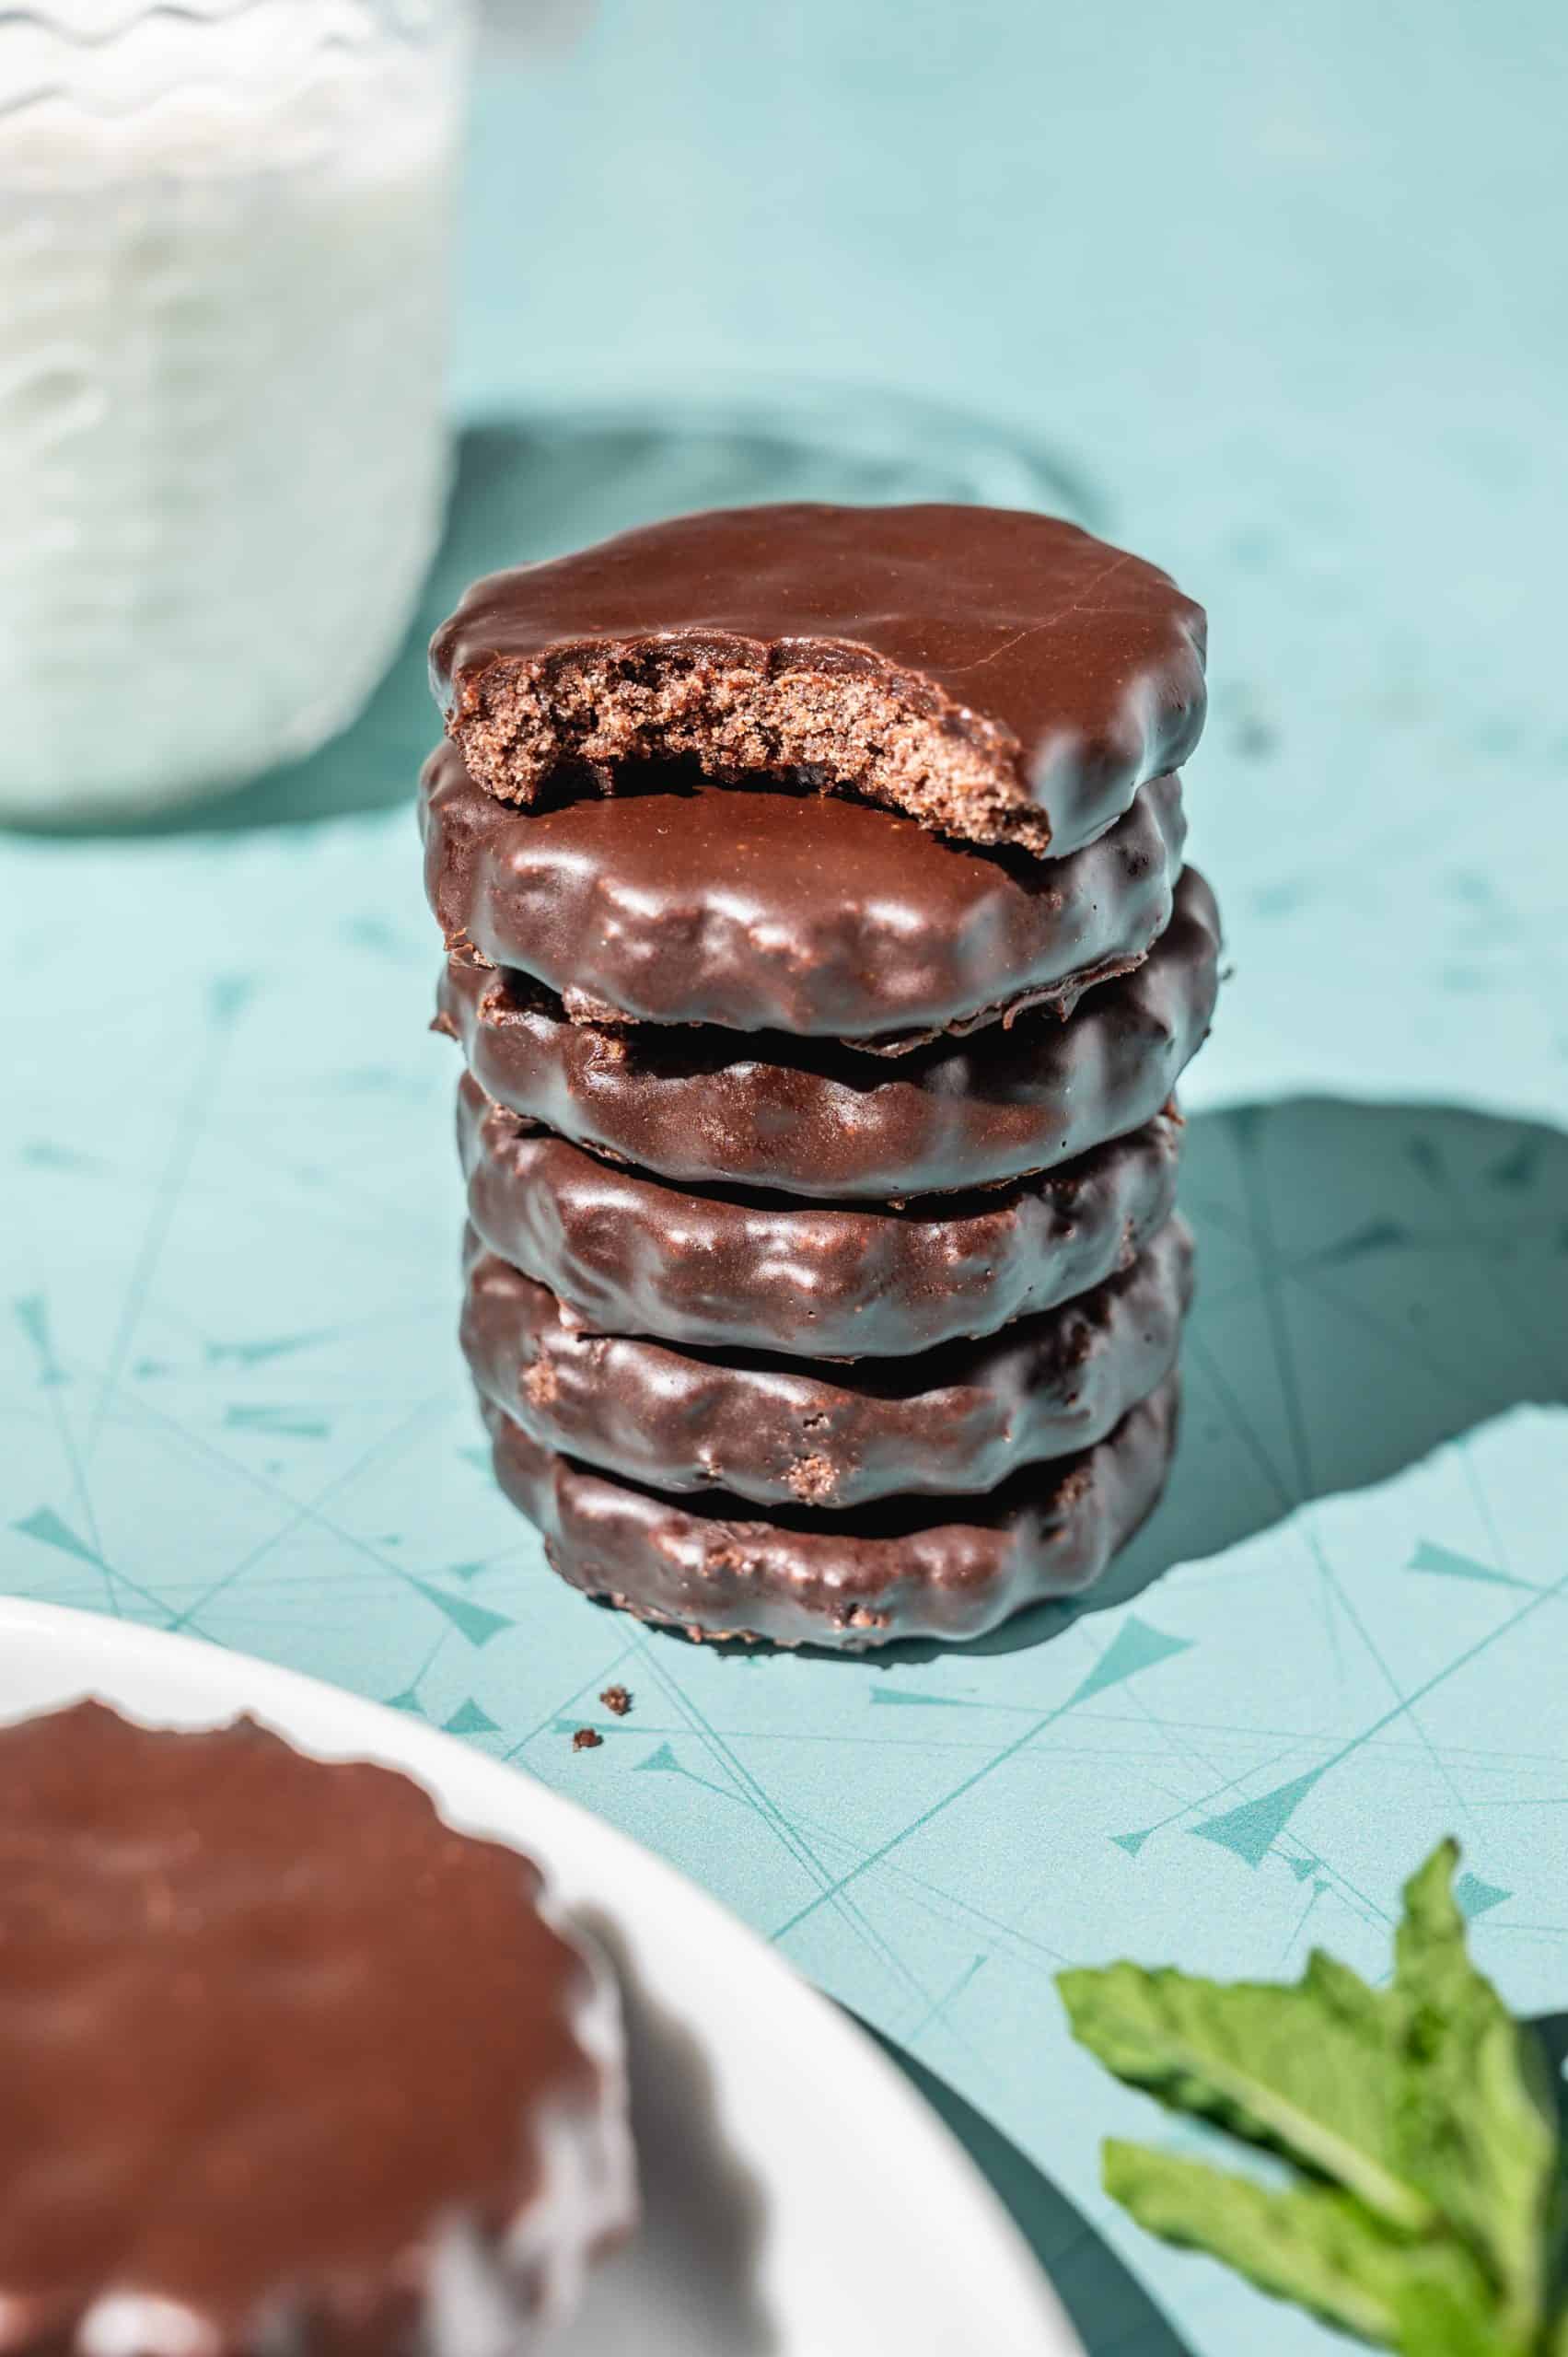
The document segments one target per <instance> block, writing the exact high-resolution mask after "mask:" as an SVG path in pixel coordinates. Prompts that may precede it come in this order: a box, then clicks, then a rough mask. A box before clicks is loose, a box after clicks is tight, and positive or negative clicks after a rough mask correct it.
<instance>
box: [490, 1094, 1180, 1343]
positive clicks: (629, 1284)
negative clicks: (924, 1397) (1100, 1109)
mask: <svg viewBox="0 0 1568 2357" xmlns="http://www.w3.org/2000/svg"><path fill="white" fill-rule="evenodd" d="M1180 1134H1181V1125H1180V1121H1179V1119H1178V1118H1177V1117H1176V1116H1175V1115H1174V1114H1168V1113H1162V1114H1157V1115H1156V1118H1155V1120H1153V1121H1151V1122H1147V1123H1145V1124H1144V1128H1142V1129H1141V1130H1137V1131H1134V1132H1133V1133H1132V1136H1131V1137H1127V1138H1121V1139H1116V1140H1114V1141H1112V1143H1111V1144H1109V1145H1104V1146H1100V1147H1098V1148H1097V1149H1095V1150H1094V1151H1093V1152H1092V1153H1090V1154H1087V1155H1084V1156H1082V1157H1081V1158H1080V1159H1079V1160H1078V1161H1076V1162H1073V1163H1069V1164H1068V1165H1066V1166H1065V1167H1063V1168H1062V1169H1059V1170H1054V1171H1048V1172H1046V1173H1045V1174H1044V1175H1043V1176H1041V1177H1040V1178H1037V1179H1028V1180H1025V1181H1024V1182H1022V1183H1021V1184H1018V1185H1015V1186H1012V1187H1007V1188H1000V1189H986V1190H983V1191H982V1192H981V1193H978V1194H972V1195H969V1196H966V1197H953V1196H946V1197H944V1196H938V1197H936V1198H935V1199H934V1200H932V1201H931V1202H920V1203H912V1204H910V1205H909V1206H908V1207H907V1208H906V1209H905V1210H903V1211H901V1212H900V1211H893V1210H889V1209H887V1208H885V1207H883V1206H881V1205H865V1206H858V1205H848V1204H843V1203H809V1202H800V1201H798V1200H792V1199H791V1198H789V1197H787V1196H781V1195H770V1194H764V1193H761V1192H759V1191H747V1190H736V1191H733V1192H730V1193H721V1192H719V1191H717V1190H713V1189H708V1190H704V1191H703V1192H701V1193H697V1192H693V1191H691V1190H685V1189H681V1188H678V1187H674V1186H670V1185H668V1184H667V1183H666V1182H665V1181H664V1180H662V1179H652V1178H649V1177H648V1176H647V1175H646V1173H645V1172H642V1171H636V1170H630V1169H628V1168H627V1167H625V1166H624V1164H619V1163H612V1162H606V1161H604V1160H602V1159H601V1158H600V1157H599V1156H598V1155H593V1154H590V1153H588V1152H587V1151H586V1150H585V1149H584V1148H583V1147H581V1146H577V1145H574V1144H572V1142H571V1141H570V1140H569V1139H567V1138H561V1137H556V1136H555V1135H553V1133H552V1132H550V1131H548V1130H540V1129H537V1128H535V1127H534V1126H533V1125H532V1124H531V1123H529V1122H528V1121H526V1120H522V1119H521V1118H520V1117H519V1116H518V1115H517V1114H516V1113H512V1112H510V1111H508V1110H507V1109H506V1108H505V1106H502V1105H496V1104H493V1103H492V1102H491V1100H490V1099H489V1098H488V1097H486V1096H485V1095H484V1093H483V1091H482V1089H481V1088H480V1087H479V1086H478V1084H477V1083H476V1082H475V1081H474V1079H473V1078H472V1076H471V1074H468V1073H465V1074H463V1076H462V1079H461V1081H460V1083H459V1089H458V1138H459V1149H460V1152H461V1155H462V1160H463V1167H464V1169H465V1171H466V1172H467V1174H468V1182H469V1190H468V1201H469V1218H470V1222H471V1224H472V1225H473V1226H474V1228H475V1229H476V1230H477V1231H478V1233H479V1235H480V1236H481V1237H482V1238H483V1240H484V1242H485V1243H486V1244H487V1245H488V1246H489V1248H490V1249H491V1250H492V1251H493V1252H494V1253H496V1254H497V1255H498V1256H499V1258H500V1259H502V1260H508V1261H510V1262H511V1263H512V1264H513V1265H514V1266H515V1267H517V1268H518V1269H521V1270H523V1271H525V1272H526V1273H527V1274H528V1276H531V1277H534V1278H536V1279H538V1281H539V1282H540V1283H542V1284H545V1285H548V1286H549V1287H550V1288H551V1290H552V1292H554V1293H556V1294H559V1295H562V1297H563V1299H564V1300H565V1301H566V1302H568V1303H569V1304H570V1305H571V1306H572V1308H573V1310H574V1312H575V1315H576V1317H577V1318H578V1320H579V1322H580V1323H581V1324H583V1325H585V1326H587V1327H589V1328H592V1329H596V1330H597V1331H598V1332H601V1333H611V1334H653V1335H658V1336H661V1337H662V1338H663V1339H664V1340H666V1341H674V1342H683V1343H695V1344H696V1345H698V1347H699V1348H703V1347H706V1348H713V1347H715V1346H716V1347H718V1348H720V1349H730V1350H733V1349H742V1350H745V1349H754V1350H771V1351H782V1352H785V1353H795V1354H797V1355H799V1354H804V1355H806V1356H808V1357H825V1358H842V1359H856V1358H861V1357H864V1356H874V1357H878V1358H889V1357H896V1356H900V1355H901V1354H902V1353H906V1352H911V1351H923V1350H928V1349H932V1348H934V1347H935V1346H936V1345H937V1344H939V1343H942V1342H947V1341H957V1340H958V1339H959V1338H960V1337H962V1336H964V1335H970V1334H990V1333H993V1332H994V1331H995V1330H996V1329H997V1328H998V1327H1000V1326H1005V1325H1006V1324H1007V1322H1008V1321H1009V1320H1010V1319H1011V1318H1018V1317H1023V1316H1026V1315H1028V1314H1029V1313H1031V1312H1035V1311H1039V1310H1043V1309H1049V1308H1051V1306H1053V1305H1054V1304H1055V1303H1057V1302H1062V1301H1065V1300H1068V1299H1069V1298H1070V1297H1071V1296H1072V1295H1074V1294H1079V1293H1084V1292H1086V1291H1087V1290H1088V1288H1089V1287H1090V1286H1091V1285H1096V1284H1098V1283H1100V1282H1101V1281H1102V1280H1103V1279H1104V1278H1106V1277H1108V1276H1110V1275H1112V1274H1113V1273H1114V1272H1115V1271H1117V1270H1118V1269H1120V1268H1123V1267H1125V1266H1126V1265H1127V1263H1128V1262H1129V1261H1130V1260H1132V1257H1133V1255H1134V1254H1135V1253H1136V1252H1137V1251H1139V1250H1140V1249H1141V1248H1142V1247H1143V1245H1144V1243H1145V1242H1146V1240H1147V1239H1148V1237H1150V1236H1152V1235H1153V1234H1154V1232H1155V1230H1156V1228H1158V1227H1159V1226H1161V1225H1163V1223H1164V1222H1165V1220H1166V1219H1167V1217H1168V1216H1169V1213H1170V1210H1171V1206H1172V1204H1173V1203H1174V1202H1175V1199H1176V1173H1177V1163H1178V1159H1179V1153H1180Z"/></svg>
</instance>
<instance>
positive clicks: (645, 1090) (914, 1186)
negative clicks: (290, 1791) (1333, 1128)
mask: <svg viewBox="0 0 1568 2357" xmlns="http://www.w3.org/2000/svg"><path fill="white" fill-rule="evenodd" d="M1219 949H1220V941H1219V919H1218V914H1217V912H1216V911H1215V908H1214V896H1213V894H1212V893H1211V892H1210V890H1209V888H1208V886H1207V885H1206V884H1205V883H1204V882H1203V880H1202V877H1201V876H1199V874H1198V872H1197V870H1196V869H1195V868H1191V867H1189V868H1187V869H1186V870H1185V871H1184V872H1183V874H1182V877H1181V878H1180V880H1179V883H1178V885H1177V889H1176V905H1175V912H1174V914H1173V916H1172V918H1171V922H1170V923H1169V925H1168V926H1167V929H1166V931H1165V932H1164V933H1163V934H1162V935H1161V936H1160V938H1159V940H1158V941H1157V942H1156V944H1155V946H1154V948H1153V949H1152V950H1151V951H1150V953H1149V955H1148V957H1147V958H1145V959H1144V963H1143V964H1142V965H1141V966H1139V967H1137V968H1136V969H1135V970H1133V971H1132V973H1130V974H1124V975H1122V976H1121V977H1120V979H1119V980H1117V981H1110V982H1106V983H1104V984H1102V985H1101V987H1100V988H1099V989H1098V990H1096V991H1094V992H1092V993H1090V995H1089V996H1088V997H1087V998H1086V999H1085V1000H1084V1001H1083V1003H1082V1004H1080V1005H1079V1007H1078V1008H1077V1010H1076V1012H1075V1013H1074V1015H1073V1016H1071V1017H1070V1018H1069V1019H1068V1020H1067V1021H1065V1022H1062V1021H1059V1020H1058V1019H1057V1017H1055V1016H1051V1015H1039V1014H1036V1015H1026V1016H1022V1017H1021V1018H1020V1019H1019V1021H1018V1022H1016V1024H1014V1025H1013V1026H1012V1028H1010V1029H1008V1028H1005V1027H1004V1026H1002V1025H1000V1024H993V1025H992V1026H991V1027H990V1028H987V1029H986V1030H983V1031H981V1032H978V1033H976V1034H975V1036H974V1037H973V1038H972V1039H962V1040H957V1039H955V1040H947V1039H944V1040H939V1041H936V1042H935V1043H933V1044H932V1045H931V1046H929V1047H926V1048H919V1049H916V1050H915V1051H913V1052H912V1054H910V1055H907V1056H901V1057H899V1058H898V1059H896V1060H893V1061H889V1059H887V1058H884V1057H873V1056H864V1055H857V1054H856V1053H855V1051H854V1050H853V1049H848V1048H841V1047H837V1046H832V1047H829V1046H819V1045H817V1044H816V1043H815V1042H811V1041H795V1040H790V1039H786V1038H785V1037H784V1036H783V1035H782V1034H777V1033H769V1034H764V1035H762V1036H761V1038H759V1039H757V1040H756V1041H755V1042H749V1043H748V1050H749V1051H748V1052H747V1053H745V1054H737V1053H736V1052H735V1045H736V1043H735V1042H734V1041H733V1039H730V1038H729V1037H727V1036H726V1034H725V1033H723V1032H717V1031H675V1030H658V1029H654V1028H639V1029H637V1030H635V1031H633V1032H631V1033H630V1034H627V1033H624V1032H620V1031H610V1030H606V1029H603V1028H599V1027H598V1026H596V1025H592V1024H574V1023H571V1022H569V1021H568V1020H567V1019H566V1017H565V1016H564V1015H563V1012H562V1009H561V1005H560V1002H559V1001H558V1000H554V999H552V997H551V996H550V995H549V993H546V992H545V991H543V990H542V989H541V988H540V986H539V985H538V984H535V983H530V982H529V981H528V980H527V978H526V977H522V976H517V975H511V974H506V973H500V972H496V971H494V970H490V969H488V968H484V967H476V966H473V965H470V964H469V963H468V962H467V961H466V960H463V959H461V958H448V959H447V969H446V972H445V974H444V976H443V979H442V984H441V994H440V1003H439V1004H440V1011H439V1013H438V1015H437V1016H436V1023H437V1027H438V1028H441V1029H444V1030H447V1031H448V1032H449V1033H450V1034H451V1035H452V1036H453V1037H454V1038H455V1039H459V1041H460V1042H461V1043H462V1046H463V1049H464V1052H465V1054H466V1055H467V1058H468V1062H469V1068H470V1071H471V1072H472V1074H473V1075H474V1078H475V1079H476V1080H477V1081H478V1083H479V1085H480V1086H481V1087H482V1089H483V1090H484V1092H485V1094H486V1095H487V1096H489V1097H494V1098H495V1099H496V1100H497V1101H498V1102H499V1103H501V1104H503V1105H507V1106H510V1107H511V1108H512V1109H513V1110H514V1111H515V1112H518V1113H521V1114H524V1115H526V1116H527V1117H528V1119H529V1120H537V1121H542V1122H544V1123H545V1124H546V1125H547V1126H548V1127H550V1128H551V1129H553V1130H556V1131H558V1132H561V1133H562V1134H563V1136H566V1137H569V1138H573V1139H575V1140H576V1141H577V1142H578V1144H587V1145H592V1146H594V1147H596V1148H597V1149H598V1151H599V1152H600V1153H605V1154H610V1155H620V1156H622V1157H623V1158H624V1159H625V1160H627V1161H629V1162H633V1163H636V1164H638V1165H639V1166H640V1167H643V1168H644V1169H646V1170H652V1171H656V1172H657V1173H659V1174H660V1175H661V1176H663V1177H665V1178H668V1179H681V1180H687V1181H692V1182H695V1183H696V1184H698V1185H706V1184H709V1183H714V1182H716V1183H717V1184H719V1185H721V1186H722V1185H731V1186H737V1185H738V1186H743V1187H744V1186H763V1187H774V1188H782V1189H783V1190H785V1192H787V1193H792V1194H803V1195H810V1196H814V1197H816V1198H818V1199H819V1200H822V1199H831V1200H839V1199H842V1198H862V1197H867V1196H869V1197H871V1198H873V1199H877V1200H880V1201H883V1202H886V1201H888V1200H889V1199H892V1200H897V1199H899V1198H907V1197H910V1196H914V1195H925V1194H937V1193H947V1192H949V1191H951V1190H957V1189H962V1188H971V1187H977V1186H987V1185H990V1184H992V1183H993V1181H996V1180H999V1179H1016V1178H1020V1177H1022V1176H1024V1175H1025V1174H1026V1173H1028V1172H1030V1171H1037V1170H1044V1169H1049V1168H1051V1167H1053V1166H1055V1165H1056V1164H1059V1163H1063V1162H1067V1161H1070V1160H1072V1159H1073V1158H1074V1156H1076V1155H1081V1154H1086V1153H1087V1152H1088V1151H1089V1149H1090V1148H1091V1147H1093V1146H1098V1145H1102V1144H1104V1143H1105V1142H1106V1140H1107V1139H1108V1138H1114V1137H1120V1136H1122V1135H1124V1134H1125V1133H1126V1132H1129V1131H1132V1130H1135V1129H1139V1128H1141V1127H1142V1126H1143V1124H1144V1122H1145V1121H1149V1120H1153V1119H1154V1117H1155V1115H1156V1113H1157V1112H1158V1111H1159V1110H1160V1108H1161V1107H1162V1106H1163V1105H1164V1104H1166V1103H1167V1100H1168V1098H1169V1097H1170V1095H1171V1092H1172V1090H1173V1089H1174V1087H1175V1086H1176V1082H1177V1079H1178V1077H1179V1074H1180V1073H1181V1071H1182V1068H1183V1067H1184V1065H1185V1064H1186V1063H1187V1062H1188V1060H1189V1058H1190V1057H1191V1056H1193V1055H1194V1054H1196V1052H1197V1051H1198V1049H1199V1048H1200V1047H1201V1046H1202V1041H1203V1039H1204V1037H1205V1036H1206V1034H1207V1031H1208V1028H1209V1022H1210V1018H1211V1016H1212V1015H1213V1012H1214V998H1215V994H1216V992H1217V990H1218V986H1219Z"/></svg>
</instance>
